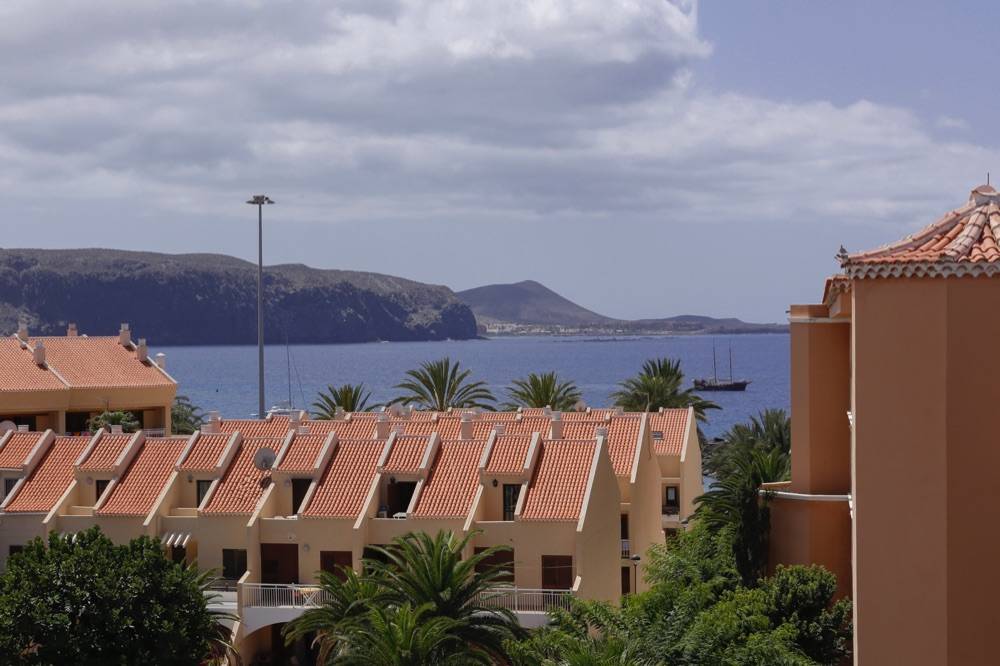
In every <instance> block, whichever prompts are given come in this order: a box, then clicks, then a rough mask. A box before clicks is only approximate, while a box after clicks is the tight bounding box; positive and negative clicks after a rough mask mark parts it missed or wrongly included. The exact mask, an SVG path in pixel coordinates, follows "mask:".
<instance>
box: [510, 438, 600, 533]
mask: <svg viewBox="0 0 1000 666" xmlns="http://www.w3.org/2000/svg"><path fill="white" fill-rule="evenodd" d="M596 446H597V442H596V441H569V440H564V439H560V440H549V441H545V442H543V444H542V450H541V452H540V453H539V455H538V463H537V464H536V465H535V473H534V474H533V475H532V478H531V483H530V484H529V485H528V494H527V496H526V497H525V499H524V509H523V511H522V512H521V520H577V519H579V517H580V511H581V510H582V508H583V496H584V495H585V494H586V492H587V481H588V480H589V478H590V466H591V463H592V462H593V458H594V448H595V447H596Z"/></svg>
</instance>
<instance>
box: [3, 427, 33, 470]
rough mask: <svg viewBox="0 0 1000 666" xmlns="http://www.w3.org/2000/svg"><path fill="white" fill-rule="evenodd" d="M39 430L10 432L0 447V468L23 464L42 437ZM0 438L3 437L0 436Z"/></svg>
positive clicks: (16, 466) (10, 467)
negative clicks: (5, 441)
mask: <svg viewBox="0 0 1000 666" xmlns="http://www.w3.org/2000/svg"><path fill="white" fill-rule="evenodd" d="M42 434H43V433H40V432H12V433H11V434H10V439H8V440H7V443H6V444H4V445H3V448H2V449H0V469H17V468H19V467H21V465H23V464H24V461H25V460H26V459H27V458H28V454H30V453H31V451H32V450H33V449H34V448H35V445H36V444H38V442H39V440H41V439H42ZM0 439H3V437H2V436H0Z"/></svg>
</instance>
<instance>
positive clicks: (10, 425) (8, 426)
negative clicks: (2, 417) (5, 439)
mask: <svg viewBox="0 0 1000 666" xmlns="http://www.w3.org/2000/svg"><path fill="white" fill-rule="evenodd" d="M8 430H17V424H16V423H14V422H13V421H0V434H2V433H5V432H7V431H8Z"/></svg>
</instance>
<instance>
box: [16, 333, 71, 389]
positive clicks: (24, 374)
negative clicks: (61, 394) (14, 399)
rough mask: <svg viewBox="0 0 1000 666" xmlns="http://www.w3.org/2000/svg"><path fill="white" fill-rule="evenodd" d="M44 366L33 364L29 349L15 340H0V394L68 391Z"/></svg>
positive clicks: (33, 359) (32, 356)
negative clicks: (8, 392)
mask: <svg viewBox="0 0 1000 666" xmlns="http://www.w3.org/2000/svg"><path fill="white" fill-rule="evenodd" d="M68 390H69V387H67V386H66V384H64V383H63V382H62V380H61V379H59V377H57V376H56V374H55V373H54V372H52V371H51V370H49V369H48V367H46V366H39V365H36V364H35V358H34V355H33V354H32V352H31V350H30V349H21V341H20V340H17V339H16V338H0V393H3V392H4V391H68Z"/></svg>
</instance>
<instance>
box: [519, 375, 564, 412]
mask: <svg viewBox="0 0 1000 666" xmlns="http://www.w3.org/2000/svg"><path fill="white" fill-rule="evenodd" d="M582 395H583V394H581V393H580V389H578V388H577V386H576V384H575V383H573V382H572V381H568V380H563V379H561V378H560V377H559V376H558V375H557V374H556V373H554V372H543V373H541V374H535V373H534V372H532V373H529V374H528V376H527V377H525V378H523V379H515V380H514V381H512V382H511V383H510V386H508V387H507V396H508V402H507V403H506V404H505V405H504V407H505V408H506V409H517V408H518V407H551V408H552V409H554V410H556V411H560V412H566V411H569V410H571V409H573V408H574V407H576V405H577V404H578V403H579V402H580V398H581V397H582Z"/></svg>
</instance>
